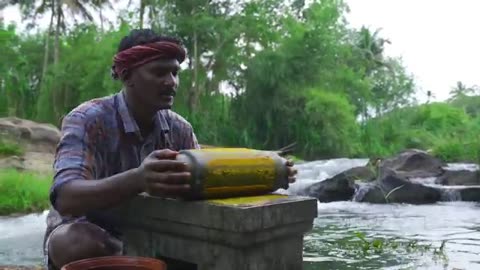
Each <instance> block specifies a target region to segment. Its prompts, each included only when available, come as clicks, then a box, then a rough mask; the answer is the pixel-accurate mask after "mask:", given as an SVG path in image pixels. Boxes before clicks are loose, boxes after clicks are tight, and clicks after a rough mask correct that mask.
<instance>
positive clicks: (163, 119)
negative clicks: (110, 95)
mask: <svg viewBox="0 0 480 270" xmlns="http://www.w3.org/2000/svg"><path fill="white" fill-rule="evenodd" d="M117 97H118V107H117V111H118V113H119V114H120V118H121V119H122V122H123V128H124V130H125V133H137V134H140V128H139V127H138V125H137V122H136V121H135V119H134V118H133V116H132V115H131V114H130V111H129V110H128V105H127V102H126V100H125V91H124V90H122V91H120V93H118V95H117ZM167 115H168V110H160V111H158V112H157V113H156V114H155V119H154V121H155V129H156V128H160V129H161V130H162V131H168V130H170V127H169V125H168V121H167Z"/></svg>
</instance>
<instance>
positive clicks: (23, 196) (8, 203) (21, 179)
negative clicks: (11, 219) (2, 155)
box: [0, 169, 51, 216]
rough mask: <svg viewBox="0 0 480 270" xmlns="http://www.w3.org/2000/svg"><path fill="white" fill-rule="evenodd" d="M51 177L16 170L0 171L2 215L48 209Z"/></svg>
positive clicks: (0, 212) (0, 213) (0, 207)
mask: <svg viewBox="0 0 480 270" xmlns="http://www.w3.org/2000/svg"><path fill="white" fill-rule="evenodd" d="M50 185H51V177H50V176H44V175H40V174H38V173H34V172H21V171H17V170H14V169H3V170H0V215H2V216H7V215H12V214H27V213H33V212H41V211H43V210H45V209H47V208H48V204H49V200H48V191H49V189H50Z"/></svg>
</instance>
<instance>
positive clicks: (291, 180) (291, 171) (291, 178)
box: [287, 159, 297, 184]
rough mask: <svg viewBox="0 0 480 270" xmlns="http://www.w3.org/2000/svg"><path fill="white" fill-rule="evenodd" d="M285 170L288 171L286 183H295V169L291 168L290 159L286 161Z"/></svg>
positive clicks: (291, 162)
mask: <svg viewBox="0 0 480 270" xmlns="http://www.w3.org/2000/svg"><path fill="white" fill-rule="evenodd" d="M287 169H288V182H289V183H290V184H291V183H295V181H296V178H295V175H296V174H297V169H295V168H293V161H292V160H291V159H287Z"/></svg>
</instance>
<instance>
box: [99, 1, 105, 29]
mask: <svg viewBox="0 0 480 270" xmlns="http://www.w3.org/2000/svg"><path fill="white" fill-rule="evenodd" d="M98 12H99V13H100V14H99V15H100V31H101V32H102V34H103V33H104V28H103V13H102V7H99V8H98Z"/></svg>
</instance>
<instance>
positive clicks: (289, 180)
mask: <svg viewBox="0 0 480 270" xmlns="http://www.w3.org/2000/svg"><path fill="white" fill-rule="evenodd" d="M296 180H297V179H296V178H295V177H294V176H290V177H288V183H290V184H292V183H295V181H296Z"/></svg>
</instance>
